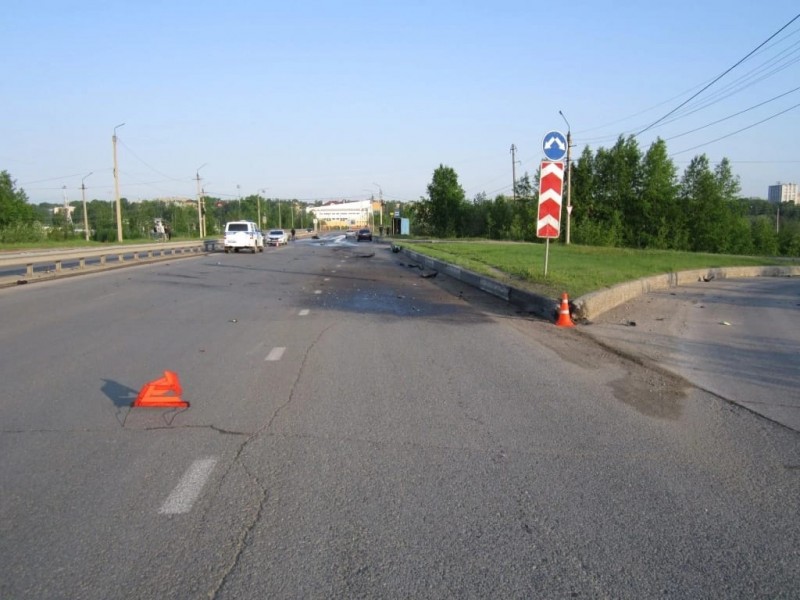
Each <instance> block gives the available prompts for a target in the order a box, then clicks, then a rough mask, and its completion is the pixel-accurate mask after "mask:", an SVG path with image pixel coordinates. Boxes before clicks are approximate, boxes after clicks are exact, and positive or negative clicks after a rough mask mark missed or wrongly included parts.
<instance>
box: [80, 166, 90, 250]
mask: <svg viewBox="0 0 800 600" xmlns="http://www.w3.org/2000/svg"><path fill="white" fill-rule="evenodd" d="M91 174H92V173H89V175H91ZM89 175H86V176H85V177H84V178H83V179H81V199H82V200H83V232H84V236H85V237H86V241H87V242H88V241H89V215H88V213H87V212H86V186H85V185H84V183H83V182H84V181H86V177H89Z"/></svg>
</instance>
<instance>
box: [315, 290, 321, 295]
mask: <svg viewBox="0 0 800 600" xmlns="http://www.w3.org/2000/svg"><path fill="white" fill-rule="evenodd" d="M314 293H315V294H321V293H322V290H314Z"/></svg>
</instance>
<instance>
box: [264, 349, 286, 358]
mask: <svg viewBox="0 0 800 600" xmlns="http://www.w3.org/2000/svg"><path fill="white" fill-rule="evenodd" d="M284 352H286V348H283V347H281V346H278V347H277V348H273V349H272V350H270V351H269V354H267V357H266V358H265V359H264V360H265V361H268V360H269V361H274V360H280V359H281V357H282V356H283V353H284Z"/></svg>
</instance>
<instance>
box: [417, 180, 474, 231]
mask: <svg viewBox="0 0 800 600" xmlns="http://www.w3.org/2000/svg"><path fill="white" fill-rule="evenodd" d="M465 202H466V193H465V192H464V189H463V188H462V187H461V184H459V183H458V175H457V174H456V172H455V170H454V169H453V168H452V167H446V166H444V165H439V168H437V169H436V170H435V171H434V172H433V179H432V180H431V182H430V183H429V184H428V199H427V200H424V201H423V203H422V204H423V206H422V208H423V213H424V216H423V220H424V222H425V224H426V225H427V226H428V228H429V229H430V232H431V234H433V235H435V236H439V237H451V236H455V235H458V234H460V233H461V213H462V211H463V208H464V204H465ZM421 216H422V215H421Z"/></svg>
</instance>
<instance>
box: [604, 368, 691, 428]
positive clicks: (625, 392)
mask: <svg viewBox="0 0 800 600" xmlns="http://www.w3.org/2000/svg"><path fill="white" fill-rule="evenodd" d="M609 386H610V387H611V390H612V391H613V393H614V396H615V397H616V398H617V400H619V401H620V402H623V403H625V404H627V405H628V406H630V407H631V408H634V409H636V410H637V411H639V412H640V413H642V414H643V415H646V416H648V417H655V418H657V419H668V420H670V421H675V420H677V419H679V418H680V416H681V413H682V411H683V401H684V400H685V398H686V387H685V382H684V381H683V380H682V379H681V378H680V377H675V376H672V375H669V374H667V373H659V372H656V371H651V370H644V369H636V370H633V371H629V372H628V374H627V375H625V377H623V378H622V379H618V380H616V381H613V382H611V383H610V384H609Z"/></svg>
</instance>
